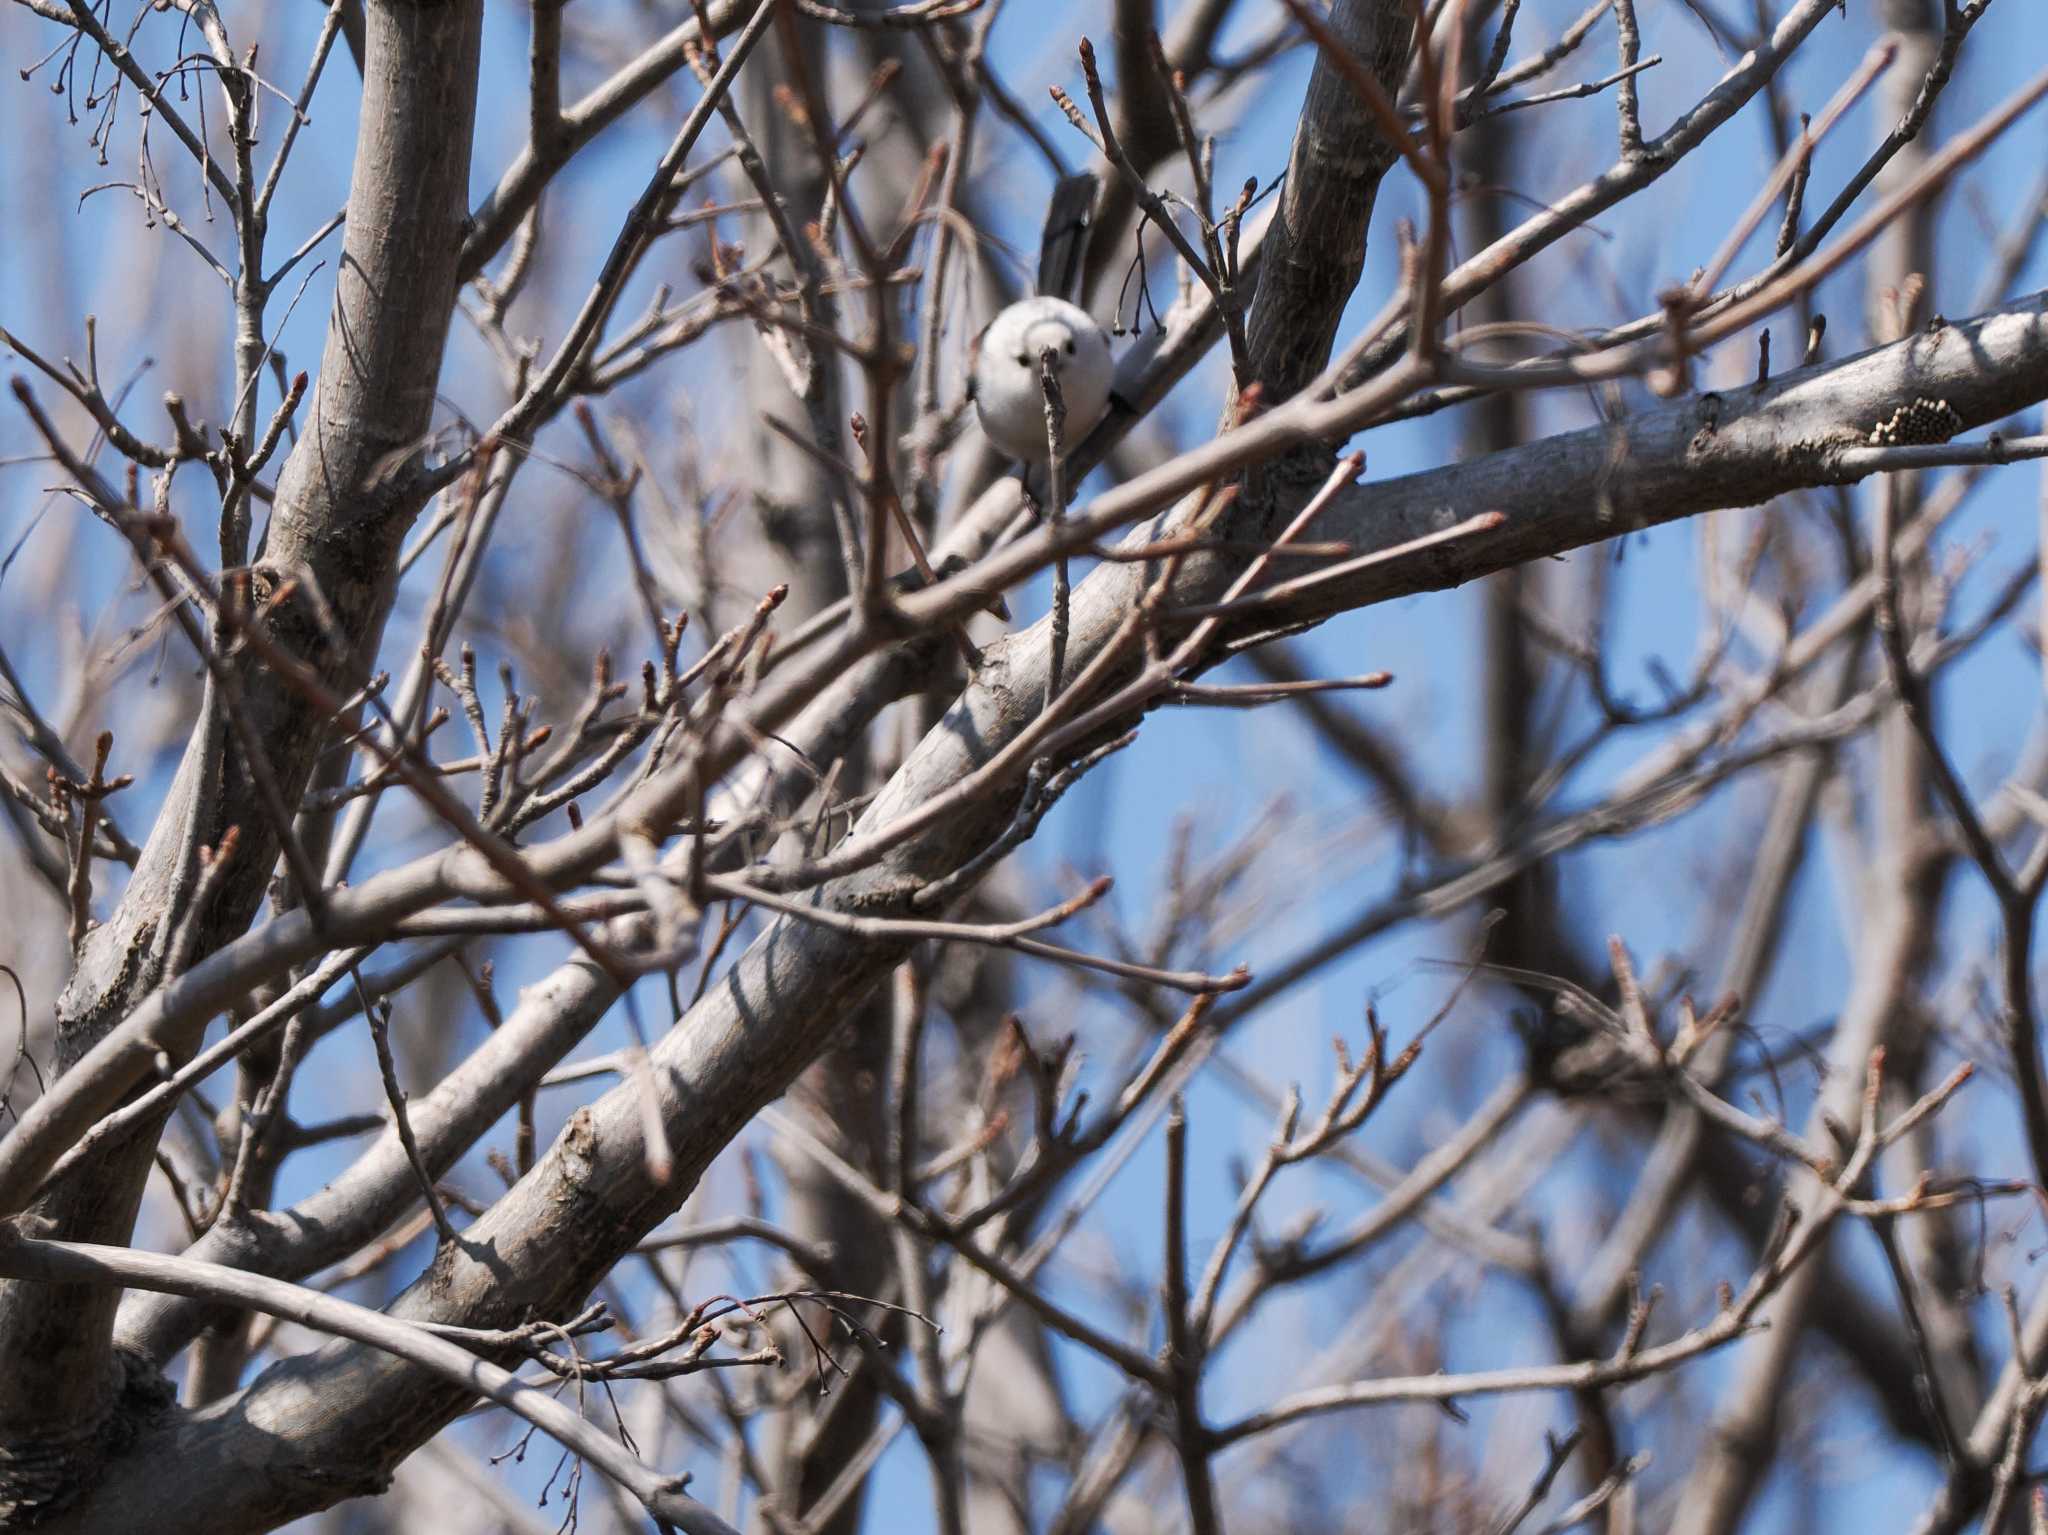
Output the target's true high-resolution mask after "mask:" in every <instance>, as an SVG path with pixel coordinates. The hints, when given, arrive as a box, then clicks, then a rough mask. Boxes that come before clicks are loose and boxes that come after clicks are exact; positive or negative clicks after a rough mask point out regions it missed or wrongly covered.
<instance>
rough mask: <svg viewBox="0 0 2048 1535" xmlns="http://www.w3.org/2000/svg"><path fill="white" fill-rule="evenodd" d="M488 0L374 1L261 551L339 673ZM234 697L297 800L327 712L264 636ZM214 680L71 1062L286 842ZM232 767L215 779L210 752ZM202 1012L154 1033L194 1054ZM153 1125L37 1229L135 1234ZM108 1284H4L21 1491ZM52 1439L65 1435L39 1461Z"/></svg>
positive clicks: (79, 989) (428, 295) (102, 1379)
mask: <svg viewBox="0 0 2048 1535" xmlns="http://www.w3.org/2000/svg"><path fill="white" fill-rule="evenodd" d="M481 15H482V7H481V5H480V4H477V3H474V0H461V3H448V4H441V5H415V4H410V3H372V4H371V5H369V7H368V8H367V27H368V47H367V54H366V59H365V65H366V68H365V74H364V81H363V108H362V124H363V126H362V132H361V139H360V143H359V146H358V154H357V157H356V161H355V172H354V182H353V184H352V186H351V189H350V194H349V219H348V226H347V232H346V241H345V245H344V254H343V259H342V262H341V268H340V273H339V277H338V283H337V290H336V297H335V303H334V311H333V315H332V317H331V319H330V322H329V326H328V336H327V348H326V355H325V357H324V358H323V360H322V364H321V370H320V378H319V388H318V394H317V398H316V399H315V401H314V404H313V408H312V412H311V418H310V421H309V423H308V425H307V428H306V431H305V433H304V435H303V437H302V439H301V441H300V443H299V445H298V447H297V448H296V449H295V450H294V451H293V452H292V454H291V456H290V458H289V460H288V461H287V462H286V464H285V466H284V469H283V471H282V473H281V475H280V479H279V484H278V493H277V500H276V504H275V507H274V509H273V511H272V515H271V522H270V526H269V529H268V532H267V536H266V538H265V544H264V548H263V549H262V551H261V553H260V555H259V557H258V579H257V583H256V590H257V593H258V595H259V599H260V598H262V597H267V596H268V594H269V593H270V592H272V591H274V590H275V589H276V588H277V587H278V586H279V585H280V583H281V582H283V581H285V580H290V579H297V580H298V581H299V582H300V583H301V584H302V586H311V587H315V588H317V590H318V592H319V593H320V595H321V596H322V597H323V598H324V599H325V602H326V605H327V608H328V610H329V611H330V612H331V614H332V615H333V620H334V622H335V623H336V624H337V625H338V627H339V631H340V633H339V639H340V641H341V643H335V637H332V636H330V635H329V634H328V633H327V632H326V631H325V630H324V629H323V627H322V624H321V623H320V621H319V619H318V617H317V615H316V610H315V607H314V605H313V604H312V602H310V601H309V600H307V598H306V597H305V596H304V595H301V596H300V597H298V598H297V599H294V600H291V601H288V602H285V603H283V604H281V605H280V606H278V607H277V608H276V609H275V610H274V612H273V613H272V615H271V618H270V625H271V632H272V636H273V638H274V639H275V640H276V641H277V642H278V643H279V644H280V645H282V646H283V647H285V648H286V649H288V650H290V651H292V652H293V653H295V654H297V655H299V656H301V657H302V658H304V659H305V660H306V661H308V662H310V663H311V664H313V665H314V666H316V667H317V668H318V669H319V670H320V672H321V673H322V675H323V676H324V677H326V678H327V679H328V680H329V681H330V682H331V683H335V684H338V685H339V686H340V689H341V691H344V692H345V691H348V690H349V689H351V688H353V687H354V686H355V685H356V684H357V683H358V682H359V681H360V679H361V678H362V676H363V675H364V671H365V668H364V665H363V658H364V657H365V656H368V655H371V654H374V652H375V648H376V644H377V640H378V638H379V636H380V634H381V631H382V627H383V622H384V618H385V614H386V612H387V610H388V607H389V604H390V601H391V595H392V590H393V577H394V571H395V567H396V556H397V549H398V542H399V539H400V538H401V537H402V536H403V534H404V531H405V529H406V527H407V525H408V524H409V522H410V521H411V519H412V517H413V515H414V514H415V513H416V512H417V510H418V507H417V505H416V504H408V503H407V502H405V501H404V500H402V499H400V498H397V497H394V495H393V494H392V493H391V492H390V490H389V488H388V487H389V486H390V484H391V483H392V481H393V479H394V478H395V474H394V471H396V470H397V469H399V468H401V467H402V466H403V465H404V463H406V462H407V461H409V460H411V459H412V458H413V457H414V456H415V455H416V454H417V453H418V451H419V450H420V448H421V447H422V446H423V438H424V436H425V433H426V431H427V428H428V425H429V422H430V418H431V416H432V412H433V405H434V385H435V380H436V379H437V378H438V376H439V373H440V364H441V347H442V343H443V341H444V340H445V338H446V335H447V329H448V321H449V316H450V315H451V313H452V312H453V307H454V297H455V261H456V256H457V253H458V252H459V250H460V240H461V230H462V225H463V220H464V217H465V214H466V210H467V194H468V175H469V143H470V128H471V120H472V115H473V109H474V103H475V92H476V79H477V48H478V36H479V30H480V23H481ZM232 664H233V665H234V667H235V679H234V683H233V684H232V687H233V689H234V691H236V692H237V693H238V694H239V699H238V701H237V706H238V707H239V708H240V709H241V711H242V712H243V714H244V716H245V718H246V719H247V721H248V723H249V725H250V726H251V727H252V728H253V730H254V731H255V734H256V736H257V738H258V739H260V740H262V741H263V742H265V743H266V745H267V747H268V756H269V768H270V771H271V773H272V774H273V775H274V777H275V780H276V783H277V786H278V789H279V790H280V792H281V794H282V797H283V800H284V803H285V804H287V805H293V804H296V803H297V801H298V797H299V793H300V791H301V790H302V789H303V787H304V785H305V782H306V779H307V776H308V774H309V772H310V770H311V766H312V761H313V756H314V753H315V751H316V750H317V748H318V746H319V744H320V741H321V739H322V726H323V721H322V717H321V715H320V713H319V711H318V709H317V708H316V707H315V705H314V703H313V701H311V700H309V699H307V698H305V697H303V696H302V695H301V694H300V693H298V692H297V691H296V690H294V689H293V687H292V686H291V685H290V684H288V683H287V682H286V681H285V680H284V679H283V678H282V677H280V676H279V675H277V673H276V672H274V671H273V670H271V669H270V668H269V667H268V666H267V665H265V664H264V663H263V662H262V661H261V659H260V658H259V656H258V655H257V654H256V653H255V652H253V651H245V652H243V653H242V655H241V656H240V657H239V659H237V660H236V661H234V662H233V663H232ZM222 710H223V701H222V699H221V698H220V696H219V690H218V689H213V690H210V692H209V702H208V706H207V709H206V710H205V712H204V714H203V715H202V720H201V723H200V726H199V728H198V729H197V730H196V731H195V732H194V735H193V738H192V743H191V745H190V747H189V748H188V750H187V752H186V754H185V758H184V761H183V765H182V766H181V768H180V770H179V772H178V776H177V779H176V782H175V784H174V785H173V788H172V790H171V797H170V801H169V804H168V805H167V806H166V808H165V810H164V811H163V813H162V814H161V815H160V816H159V817H158V819H157V822H156V825H155V828H154V831H153V832H152V835H151V836H150V839H149V841H148V843H147V845H146V846H145V847H144V849H143V854H142V859H141V862H140V863H139V865H138V866H137V868H136V871H135V874H134V877H133V880H132V882H131V883H130V885H129V888H128V890H127V892H126V894H125V896H124V898H123V899H122V901H121V903H120V904H119V906H118V907H117V908H116V910H115V911H114V913H113V914H112V916H111V917H110V918H109V919H108V921H107V922H106V923H104V924H103V925H102V926H100V927H98V928H96V929H94V930H93V931H92V932H90V933H89V934H88V935H87V936H86V938H85V941H84V943H83V945H82V946H81V949H80V952H79V955H78V962H77V968H76V971H75V973H74V975H73V978H72V981H71V984H70V986H69V987H68V988H67V989H66V991H65V994H64V997H63V999H62V1002H61V1004H60V1008H59V1033H58V1042H59V1049H58V1059H59V1064H60V1067H69V1066H71V1065H73V1064H75V1063H76V1062H77V1061H78V1060H79V1059H80V1058H82V1057H83V1056H84V1055H85V1053H86V1052H87V1051H88V1050H89V1049H90V1048H91V1047H92V1045H93V1044H95V1043H96V1042H97V1041H98V1040H99V1039H100V1038H101V1037H102V1036H103V1035H104V1034H105V1033H106V1031H107V1030H108V1029H109V1028H110V1027H112V1025H113V1024H114V1023H116V1022H118V1021H119V1020H120V1019H121V1018H122V1017H123V1015H125V1014H126V1013H127V1012H128V1011H129V1010H130V1009H132V1008H133V1007H134V1005H135V1003H136V1001H137V1000H138V999H139V998H140V997H142V996H143V995H145V994H146V993H147V992H148V991H149V990H150V989H152V988H153V987H154V986H155V985H156V984H158V982H159V981H160V980H161V979H162V978H163V977H162V975H161V968H162V960H163V955H164V952H165V949H166V947H167V946H168V943H169V941H170V937H171V935H170V932H169V931H168V928H169V925H170V924H171V922H172V920H173V914H174V913H179V912H181V911H182V896H183V893H184V892H186V891H187V890H188V889H189V887H190V882H191V881H192V879H193V877H194V869H195V867H196V865H195V858H196V850H197V849H198V848H199V847H200V846H206V847H212V846H214V845H216V844H218V843H219V841H220V839H221V837H222V835H223V834H224V833H225V832H226V831H227V829H228V828H230V827H234V828H238V829H239V834H240V837H241V842H240V848H239V852H238V855H237V857H236V860H235V863H234V865H233V866H232V868H231V869H230V871H229V872H228V873H227V874H226V876H225V877H224V878H222V879H221V880H220V881H218V883H217V884H216V885H215V887H214V897H213V900H212V901H211V902H210V903H209V905H208V906H207V908H206V909H205V910H203V911H198V912H192V913H189V914H183V915H181V916H179V918H178V920H182V921H185V922H190V923H193V924H196V926H195V928H194V933H195V937H196V946H195V948H194V950H193V952H194V954H195V955H199V956H203V955H205V954H207V953H210V952H211V951H212V950H214V949H215V948H217V947H218V946H219V945H220V944H221V943H223V942H224V941H226V940H228V939H231V938H233V937H235V936H237V935H239V934H240V933H241V932H243V931H244V930H245V929H246V928H247V926H248V924H249V921H250V919H251V918H252V917H253V916H254V915H255V913H256V910H257V907H258V905H259V904H260V903H261V901H262V899H263V894H264V890H265V888H266V886H267V883H268V880H269V876H270V872H271V868H272V866H273V864H274V863H275V861H276V859H277V855H278V848H279V839H278V834H277V828H276V826H275V824H274V823H273V821H272V820H271V818H270V817H269V816H268V815H267V814H266V812H265V811H264V809H263V807H262V802H261V799H260V797H259V794H258V791H257V787H256V784H255V781H254V779H253V778H252V776H251V774H250V772H249V770H248V766H247V764H246V762H245V761H244V760H243V758H242V756H241V755H240V753H238V752H237V751H235V750H232V749H229V750H224V751H223V750H221V749H220V746H219V743H220V740H221V738H222V736H223V735H224V734H225V732H226V723H225V717H224V714H223V712H222ZM213 764H219V772H218V776H217V777H216V776H215V774H214V772H213V771H212V765H213ZM205 1021H206V1020H205V1019H204V1018H200V1019H197V1020H195V1021H194V1023H193V1025H191V1026H188V1027H186V1028H184V1029H181V1030H179V1031H177V1032H176V1033H175V1034H173V1035H171V1036H169V1037H166V1038H163V1039H161V1040H159V1044H160V1045H161V1046H163V1047H164V1048H165V1049H167V1050H168V1051H169V1052H170V1053H171V1054H172V1055H173V1056H174V1057H176V1056H179V1055H182V1054H184V1053H186V1052H189V1051H190V1049H191V1048H192V1047H193V1045H194V1044H195V1042H196V1040H197V1036H198V1029H199V1028H200V1027H203V1025H204V1023H205ZM154 1144H155V1137H154V1136H152V1135H147V1134H145V1135H140V1136H137V1137H135V1138H133V1139H132V1140H131V1141H130V1142H129V1143H128V1144H127V1146H126V1147H125V1148H124V1149H123V1150H121V1151H119V1152H118V1153H116V1154H114V1155H112V1156H110V1157H109V1158H108V1159H106V1160H105V1162H104V1163H102V1164H101V1165H100V1166H99V1167H97V1168H95V1169H94V1171H93V1176H91V1177H89V1178H74V1179H71V1180H68V1181H67V1182H66V1183H65V1184H64V1185H63V1186H62V1187H60V1188H58V1189H55V1190H53V1191H52V1192H51V1193H50V1195H49V1196H48V1197H47V1198H46V1199H44V1200H43V1201H41V1202H39V1203H38V1204H37V1205H36V1206H35V1207H34V1209H33V1210H32V1211H30V1212H29V1213H28V1214H27V1215H26V1216H25V1217H24V1218H23V1219H22V1222H21V1224H22V1227H23V1229H25V1230H30V1231H35V1232H39V1233H43V1234H50V1235H62V1236H64V1237H67V1238H72V1239H77V1240H84V1241H95V1240H100V1241H123V1240H125V1239H126V1238H127V1236H128V1234H129V1232H130V1230H131V1229H132V1226H133V1222H134V1217H135V1211H136V1207H137V1203H138V1201H139V1199H140V1197H141V1193H142V1185H143V1181H144V1179H145V1178H146V1176H147V1175H148V1172H149V1169H150V1166H151V1157H152V1152H153V1148H154ZM118 1300H119V1296H118V1295H117V1294H116V1293H115V1292H113V1291H110V1290H105V1289H100V1290H93V1289H73V1288H70V1287H66V1286H48V1285H33V1284H6V1285H0V1357H5V1358H6V1359H8V1360H9V1367H8V1369H7V1370H6V1371H5V1372H4V1374H0V1446H4V1447H6V1450H7V1453H8V1456H9V1463H8V1472H7V1475H5V1476H4V1477H0V1507H4V1506H5V1503H6V1501H7V1498H8V1497H9V1495H10V1494H9V1492H8V1485H9V1483H10V1482H12V1483H15V1484H16V1491H15V1492H14V1493H13V1494H12V1495H13V1496H15V1497H18V1498H20V1499H22V1500H24V1501H25V1502H28V1503H35V1502H38V1501H40V1500H41V1499H42V1498H43V1497H45V1496H47V1495H49V1494H50V1492H51V1490H52V1489H61V1488H62V1487H63V1486H64V1485H65V1484H66V1483H68V1482H69V1481H70V1480H71V1478H72V1477H73V1476H74V1475H75V1474H76V1472H77V1470H78V1461H79V1460H80V1458H83V1460H84V1461H85V1462H87V1463H90V1461H91V1460H93V1459H95V1458H96V1456H97V1454H98V1453H99V1451H101V1450H102V1449H104V1447H105V1446H104V1445H103V1444H101V1443H98V1442H96V1434H97V1429H98V1425H100V1424H101V1423H102V1422H103V1421H104V1420H105V1419H106V1417H107V1415H108V1413H109V1412H110V1411H112V1410H113V1407H114V1392H115V1389H116V1386H117V1373H116V1366H115V1363H114V1360H113V1355H112V1351H111V1350H112V1344H111V1339H112V1331H111V1324H112V1321H113V1307H114V1305H115V1303H116V1302H117V1301H118ZM38 1446H49V1447H51V1448H52V1449H53V1450H55V1451H56V1458H55V1460H54V1462H53V1463H50V1464H44V1463H43V1461H44V1457H43V1455H42V1453H41V1451H40V1450H39V1449H38Z"/></svg>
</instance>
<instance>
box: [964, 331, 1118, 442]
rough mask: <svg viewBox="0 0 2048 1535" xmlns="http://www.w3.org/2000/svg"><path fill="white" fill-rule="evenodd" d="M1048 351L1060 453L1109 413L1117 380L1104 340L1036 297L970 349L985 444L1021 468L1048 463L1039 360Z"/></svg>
mask: <svg viewBox="0 0 2048 1535" xmlns="http://www.w3.org/2000/svg"><path fill="white" fill-rule="evenodd" d="M1047 353H1050V354H1051V357H1052V366H1053V370H1054V372H1055V373H1056V375H1057V376H1058V378H1059V384H1060V399H1061V402H1062V403H1063V404H1064V405H1065V407H1066V426H1065V429H1064V431H1063V432H1062V433H1061V435H1060V452H1061V454H1062V455H1064V454H1065V453H1067V452H1068V451H1069V450H1070V449H1071V448H1072V447H1073V446H1074V444H1075V443H1077V442H1079V441H1080V440H1081V439H1082V438H1084V437H1086V436H1087V435H1088V434H1089V433H1090V432H1091V431H1093V430H1094V429H1095V424H1096V423H1097V422H1099V421H1100V420H1101V419H1102V418H1103V415H1104V414H1105V413H1106V412H1107V411H1108V409H1109V391H1110V385H1111V383H1112V382H1113V380H1114V378H1115V375H1116V364H1115V360H1114V359H1113V358H1112V357H1111V356H1110V351H1109V337H1108V335H1107V334H1106V333H1105V332H1104V331H1103V329H1102V327H1101V326H1100V325H1097V324H1096V323H1095V321H1094V319H1093V318H1091V317H1090V316H1089V314H1088V312H1087V311H1086V310H1084V309H1081V308H1078V307H1077V306H1075V305H1073V304H1070V303H1068V302H1067V301H1066V300H1065V299H1058V298H1050V297H1046V296H1044V295H1040V296H1039V297H1037V298H1027V299H1022V300H1019V301H1018V302H1017V303H1014V304H1012V305H1010V307H1009V308H1007V309H1005V310H1004V311H1003V312H1002V313H1001V314H999V315H997V316H996V317H995V319H993V320H992V321H990V322H989V327H988V329H987V330H985V331H983V332H982V333H981V336H980V339H979V340H978V341H977V343H976V346H975V353H974V361H973V371H972V376H971V382H970V386H969V387H970V392H971V393H972V394H973V396H974V409H975V414H976V415H978V416H979V417H980V418H981V429H982V431H983V432H985V433H987V434H988V440H989V441H990V442H992V443H994V444H995V446H996V447H997V448H998V449H999V450H1000V451H1001V452H1003V453H1006V454H1008V455H1009V456H1010V457H1011V458H1014V459H1016V460H1017V461H1018V462H1020V463H1024V464H1043V463H1044V462H1045V461H1046V446H1047V442H1046V429H1045V388H1044V385H1043V383H1042V382H1041V378H1040V372H1039V370H1040V367H1041V359H1042V358H1043V357H1044V356H1045V355H1046V354H1047Z"/></svg>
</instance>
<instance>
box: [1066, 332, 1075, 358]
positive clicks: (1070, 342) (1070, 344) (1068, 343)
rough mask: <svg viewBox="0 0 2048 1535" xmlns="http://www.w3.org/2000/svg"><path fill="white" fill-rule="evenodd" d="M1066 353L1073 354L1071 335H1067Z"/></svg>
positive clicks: (1070, 355)
mask: <svg viewBox="0 0 2048 1535" xmlns="http://www.w3.org/2000/svg"><path fill="white" fill-rule="evenodd" d="M1067 355H1068V356H1069V357H1072V356H1073V355H1074V338H1073V337H1072V336H1069V337H1067Z"/></svg>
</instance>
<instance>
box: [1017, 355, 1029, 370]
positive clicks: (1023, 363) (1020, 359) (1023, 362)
mask: <svg viewBox="0 0 2048 1535" xmlns="http://www.w3.org/2000/svg"><path fill="white" fill-rule="evenodd" d="M1017 366H1018V367H1020V368H1028V367H1030V366H1031V359H1030V358H1029V357H1026V356H1025V355H1024V354H1023V353H1022V352H1019V353H1018V354H1017Z"/></svg>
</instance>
